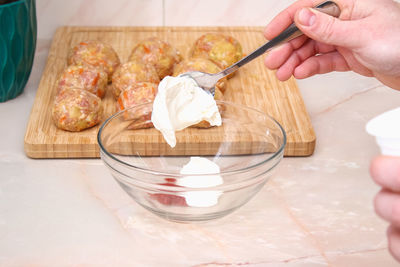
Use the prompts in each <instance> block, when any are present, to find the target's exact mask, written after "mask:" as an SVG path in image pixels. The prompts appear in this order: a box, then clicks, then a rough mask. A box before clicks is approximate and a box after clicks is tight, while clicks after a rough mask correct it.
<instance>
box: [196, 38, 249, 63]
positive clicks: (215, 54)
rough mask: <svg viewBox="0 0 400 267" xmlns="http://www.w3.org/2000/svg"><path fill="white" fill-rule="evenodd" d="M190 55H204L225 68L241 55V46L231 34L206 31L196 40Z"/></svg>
mask: <svg viewBox="0 0 400 267" xmlns="http://www.w3.org/2000/svg"><path fill="white" fill-rule="evenodd" d="M190 56H191V57H204V58H207V59H209V60H211V61H212V62H214V63H215V64H217V65H218V66H219V67H220V68H221V69H226V68H227V67H229V66H231V65H232V64H233V63H235V62H237V61H238V60H240V59H241V58H242V57H243V52H242V46H241V45H240V43H239V42H238V41H237V40H236V39H234V38H233V37H231V36H228V35H223V34H220V33H207V34H204V35H202V36H201V37H200V38H198V39H197V40H196V42H195V43H194V45H193V47H192V49H191V51H190Z"/></svg>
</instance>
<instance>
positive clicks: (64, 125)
mask: <svg viewBox="0 0 400 267" xmlns="http://www.w3.org/2000/svg"><path fill="white" fill-rule="evenodd" d="M102 113H103V109H102V105H101V99H100V98H99V97H98V96H96V95H94V94H92V93H90V92H88V91H85V90H82V89H78V88H66V89H63V90H62V91H60V92H59V93H58V95H57V96H56V98H55V101H54V105H53V110H52V117H53V121H54V123H55V125H56V126H57V127H58V128H60V129H63V130H67V131H71V132H78V131H82V130H84V129H87V128H90V127H92V126H94V125H96V124H98V123H99V122H100V120H101V117H102Z"/></svg>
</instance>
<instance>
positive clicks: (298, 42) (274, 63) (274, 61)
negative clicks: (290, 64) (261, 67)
mask: <svg viewBox="0 0 400 267" xmlns="http://www.w3.org/2000/svg"><path fill="white" fill-rule="evenodd" d="M307 40H308V37H307V36H300V37H298V38H296V39H294V40H292V41H290V42H289V43H286V44H283V45H281V46H279V47H277V48H275V49H273V50H271V51H270V52H269V53H268V55H267V56H266V58H265V61H264V62H265V66H266V67H267V68H269V69H273V70H274V69H278V68H279V67H280V66H282V65H283V63H285V62H286V61H287V59H288V58H289V57H290V55H291V54H292V52H293V51H295V50H296V49H299V48H300V47H301V46H302V45H303V44H304V43H305V42H306V41H307Z"/></svg>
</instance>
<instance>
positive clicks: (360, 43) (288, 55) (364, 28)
mask: <svg viewBox="0 0 400 267" xmlns="http://www.w3.org/2000/svg"><path fill="white" fill-rule="evenodd" d="M335 2H336V3H337V5H338V6H339V7H340V9H341V14H340V17H339V18H338V19H337V18H334V17H332V16H329V15H326V14H324V13H322V12H318V11H316V10H315V9H311V8H309V7H314V6H317V5H318V4H320V3H321V0H299V1H296V2H295V3H294V4H292V5H291V6H289V7H288V8H287V9H285V10H283V11H282V12H281V13H280V14H278V15H277V16H276V17H275V18H274V19H273V20H272V21H271V22H270V23H269V25H268V26H267V27H266V28H265V31H264V36H265V37H266V38H267V39H272V38H273V37H275V36H277V35H278V34H279V33H281V32H282V31H283V30H284V29H285V28H286V27H288V26H289V25H290V24H291V23H292V22H293V21H294V22H295V23H296V25H297V27H298V28H299V29H300V30H301V31H302V32H303V33H304V34H305V35H303V36H301V37H298V38H296V39H294V40H292V41H290V42H289V43H286V44H283V45H282V46H280V47H278V48H276V49H274V50H272V51H270V52H269V53H268V55H267V57H266V58H265V65H266V66H267V67H268V68H270V69H277V72H276V76H277V78H278V79H279V80H282V81H284V80H287V79H289V78H290V76H292V75H293V76H294V77H295V78H297V79H303V78H307V77H310V76H313V75H315V74H322V73H328V72H332V71H349V70H352V71H355V72H357V73H359V74H361V75H364V76H369V77H371V76H374V77H376V78H377V79H379V80H380V81H381V82H382V83H384V84H385V85H388V86H390V87H393V88H395V89H400V53H399V52H398V51H400V7H399V5H398V4H396V3H395V2H394V1H392V0H359V1H357V0H335Z"/></svg>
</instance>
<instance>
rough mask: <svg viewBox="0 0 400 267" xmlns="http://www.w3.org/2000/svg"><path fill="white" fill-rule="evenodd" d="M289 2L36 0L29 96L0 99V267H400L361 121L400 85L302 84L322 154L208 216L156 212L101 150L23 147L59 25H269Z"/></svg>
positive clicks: (395, 100)
mask: <svg viewBox="0 0 400 267" xmlns="http://www.w3.org/2000/svg"><path fill="white" fill-rule="evenodd" d="M291 2H293V1H289V0H285V1H282V0H279V1H278V0H271V1H262V0H251V1H244V0H236V1H229V0H221V1H211V0H204V1H196V0H187V1H183V0H181V1H179V0H137V1H123V0H116V1H106V0H97V1H95V0H71V1H68V4H67V1H50V0H37V10H38V25H39V35H38V46H37V50H36V56H35V62H34V66H33V70H32V74H31V77H30V80H29V82H28V84H27V86H26V88H25V91H24V93H23V94H22V95H20V96H19V97H17V98H16V99H13V100H10V101H7V102H5V103H0V114H2V115H1V118H2V122H1V131H0V148H1V149H0V169H1V173H0V266H274V267H276V266H278V267H279V266H290V267H292V266H397V265H398V263H396V262H395V261H394V260H393V258H392V257H391V256H390V255H389V253H388V251H387V241H386V235H385V231H386V227H387V223H386V222H384V221H382V220H381V219H379V218H378V217H377V215H376V214H375V213H374V209H373V205H372V201H373V198H374V195H375V194H376V193H377V191H378V190H379V188H378V187H377V186H376V185H375V184H374V183H373V181H372V180H371V178H370V176H369V173H368V167H369V162H370V160H371V158H372V157H374V155H377V154H378V153H379V150H378V147H377V146H376V144H375V141H374V139H373V138H372V137H370V136H369V135H367V133H366V132H365V124H366V122H367V121H368V120H370V119H371V118H373V117H375V116H376V115H378V114H380V113H382V112H384V111H386V110H389V109H392V108H395V107H397V106H399V104H400V92H398V91H394V90H391V89H389V88H387V87H385V86H382V85H381V84H380V83H379V82H378V81H376V80H375V79H373V78H365V77H361V76H358V75H356V74H353V73H332V74H327V75H320V76H317V77H313V78H309V79H306V80H302V81H298V84H299V88H300V91H301V93H302V96H303V98H304V101H305V104H306V107H307V110H308V112H309V114H310V117H311V121H312V124H313V126H314V129H315V132H316V136H317V144H316V149H315V153H314V154H313V155H312V156H311V157H303V158H284V159H283V160H282V162H281V164H280V167H279V170H278V172H277V174H276V175H275V177H273V178H272V179H271V180H270V181H269V182H268V183H267V184H266V185H265V187H264V188H263V189H262V190H261V192H260V193H259V194H258V195H257V196H256V197H255V198H254V199H252V200H251V201H250V202H249V203H247V204H246V205H245V206H243V207H242V208H241V209H239V210H238V211H236V212H234V213H233V214H231V215H229V216H227V217H224V218H222V219H220V220H216V221H212V222H209V223H205V224H178V223H172V222H168V221H165V220H163V219H160V218H158V217H156V216H154V215H152V214H150V213H149V212H148V211H146V210H144V209H143V208H141V207H140V206H138V205H137V204H135V203H134V202H133V201H132V200H131V199H130V198H129V197H128V196H127V195H126V194H125V193H124V192H123V191H122V190H121V189H120V188H119V186H118V185H117V184H116V182H115V181H114V180H113V178H112V177H111V175H110V174H109V172H108V171H107V169H106V167H105V166H103V164H102V162H101V160H100V159H91V160H81V159H60V160H33V159H30V158H28V157H26V156H25V153H24V147H23V139H24V134H25V129H26V125H27V122H28V118H29V114H30V110H31V108H32V104H33V100H34V97H35V94H36V89H37V87H38V84H39V81H40V78H41V74H42V71H43V69H44V66H45V63H46V59H47V55H48V51H49V48H50V44H51V38H52V36H53V34H54V31H55V29H56V28H57V27H58V26H61V25H119V26H123V25H131V26H138V25H140V26H162V25H165V26H178V25H179V26H183V25H222V26H228V25H251V26H264V25H266V23H267V22H268V21H269V20H270V19H271V18H272V17H273V16H274V15H275V14H276V13H277V12H278V11H279V10H281V9H283V8H284V7H285V6H287V5H289V4H290V3H291ZM178 5H179V8H178V9H177V8H176V6H178ZM210 6H212V7H213V9H212V11H210Z"/></svg>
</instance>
